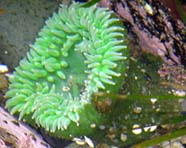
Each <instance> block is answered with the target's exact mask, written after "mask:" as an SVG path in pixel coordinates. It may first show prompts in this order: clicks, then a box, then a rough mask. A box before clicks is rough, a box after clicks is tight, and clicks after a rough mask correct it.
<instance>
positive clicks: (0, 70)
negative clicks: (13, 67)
mask: <svg viewBox="0 0 186 148" xmlns="http://www.w3.org/2000/svg"><path fill="white" fill-rule="evenodd" d="M6 72H8V67H7V66H6V65H4V64H0V73H6Z"/></svg>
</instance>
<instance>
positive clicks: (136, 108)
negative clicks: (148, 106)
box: [133, 106, 142, 114]
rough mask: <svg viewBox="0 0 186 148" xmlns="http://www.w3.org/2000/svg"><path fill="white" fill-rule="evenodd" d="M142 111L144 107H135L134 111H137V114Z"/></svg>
mask: <svg viewBox="0 0 186 148" xmlns="http://www.w3.org/2000/svg"><path fill="white" fill-rule="evenodd" d="M141 111H142V108H141V107H139V106H136V107H134V108H133V112H134V113H136V114H140V113H141Z"/></svg>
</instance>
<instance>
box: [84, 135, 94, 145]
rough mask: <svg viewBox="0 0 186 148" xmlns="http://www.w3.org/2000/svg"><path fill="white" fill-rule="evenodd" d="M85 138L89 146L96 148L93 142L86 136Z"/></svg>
mask: <svg viewBox="0 0 186 148" xmlns="http://www.w3.org/2000/svg"><path fill="white" fill-rule="evenodd" d="M84 138H85V142H86V143H87V144H88V146H89V147H90V148H94V143H93V142H92V140H91V139H90V138H88V137H86V136H84Z"/></svg>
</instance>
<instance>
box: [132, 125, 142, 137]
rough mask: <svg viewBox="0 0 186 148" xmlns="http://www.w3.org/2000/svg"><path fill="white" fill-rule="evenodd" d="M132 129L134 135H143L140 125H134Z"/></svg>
mask: <svg viewBox="0 0 186 148" xmlns="http://www.w3.org/2000/svg"><path fill="white" fill-rule="evenodd" d="M132 128H133V129H132V133H134V134H135V135H139V134H141V133H142V129H141V128H140V126H139V125H138V124H134V125H133V127H132Z"/></svg>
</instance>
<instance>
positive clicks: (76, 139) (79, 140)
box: [72, 138, 85, 145]
mask: <svg viewBox="0 0 186 148" xmlns="http://www.w3.org/2000/svg"><path fill="white" fill-rule="evenodd" d="M72 141H74V142H75V143H76V144H77V145H85V140H83V139H80V138H73V139H72Z"/></svg>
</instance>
